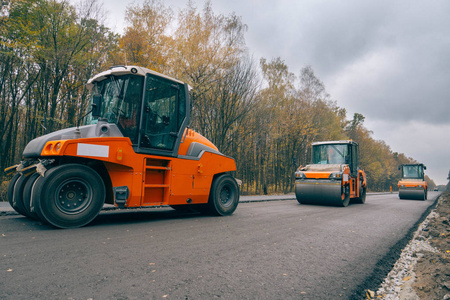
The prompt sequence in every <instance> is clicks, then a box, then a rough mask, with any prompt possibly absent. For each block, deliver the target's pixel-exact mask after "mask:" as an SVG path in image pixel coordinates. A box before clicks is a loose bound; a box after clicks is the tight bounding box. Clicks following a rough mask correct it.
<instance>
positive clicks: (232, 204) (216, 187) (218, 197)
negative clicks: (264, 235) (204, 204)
mask: <svg viewBox="0 0 450 300" xmlns="http://www.w3.org/2000/svg"><path fill="white" fill-rule="evenodd" d="M238 204H239V186H238V184H237V182H236V180H235V179H234V178H233V177H231V176H230V175H228V174H223V175H220V176H219V177H216V178H215V179H214V181H213V183H212V186H211V190H210V192H209V200H208V209H209V213H211V214H213V215H217V216H228V215H231V214H232V213H233V212H234V211H235V210H236V207H237V206H238Z"/></svg>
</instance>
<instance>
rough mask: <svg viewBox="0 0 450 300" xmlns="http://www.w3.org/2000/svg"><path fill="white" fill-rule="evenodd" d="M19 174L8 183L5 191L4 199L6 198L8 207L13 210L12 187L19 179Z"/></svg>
mask: <svg viewBox="0 0 450 300" xmlns="http://www.w3.org/2000/svg"><path fill="white" fill-rule="evenodd" d="M19 177H20V173H16V174H14V176H13V177H12V178H11V180H10V181H9V185H8V189H7V190H6V198H8V202H9V205H11V207H12V208H14V202H13V195H14V186H15V185H16V182H17V179H19Z"/></svg>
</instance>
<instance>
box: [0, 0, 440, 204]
mask: <svg viewBox="0 0 450 300" xmlns="http://www.w3.org/2000/svg"><path fill="white" fill-rule="evenodd" d="M0 5H1V10H0V128H1V130H0V153H1V154H2V155H0V177H1V180H2V189H1V190H2V193H1V195H0V197H1V198H2V199H3V200H4V198H5V197H4V193H3V191H5V190H6V185H7V182H8V180H9V178H7V177H6V176H5V175H4V172H3V170H4V168H5V167H8V166H11V165H14V164H16V163H17V162H18V161H20V159H21V153H22V151H23V149H24V147H25V146H26V144H27V143H28V142H29V141H30V140H31V139H33V138H35V137H37V136H40V135H43V134H45V133H48V132H52V131H55V130H58V129H62V128H67V127H72V126H76V125H77V122H78V120H80V118H82V116H84V115H85V113H86V112H87V111H88V110H89V109H90V97H89V94H88V91H87V90H86V88H85V86H84V85H85V83H86V82H87V80H88V79H89V78H90V77H92V76H93V75H95V74H96V73H98V72H101V71H104V70H106V69H108V68H109V67H111V66H114V65H139V66H142V67H147V68H150V69H153V70H155V71H158V72H161V73H163V74H166V75H169V76H171V77H174V78H177V79H180V80H182V81H185V82H187V83H188V84H189V85H191V86H192V87H193V90H192V94H191V102H192V116H191V120H192V121H191V124H190V127H191V128H193V129H194V130H196V131H198V132H199V133H201V134H203V135H204V136H206V137H207V138H208V139H210V140H211V141H212V142H213V143H214V144H215V145H216V146H217V147H218V148H219V149H220V151H221V152H223V153H224V154H226V155H229V156H231V157H233V158H235V160H236V163H237V171H236V174H235V176H236V177H237V178H239V179H241V180H242V186H241V192H242V194H272V193H289V192H292V191H293V188H294V179H293V174H294V172H295V170H296V169H297V168H298V166H299V165H306V164H307V163H308V162H309V161H310V159H311V143H312V142H315V141H326V140H342V139H352V140H354V141H357V142H358V143H359V150H360V153H359V154H360V156H359V159H360V168H362V169H364V170H365V171H366V174H367V181H368V189H369V191H389V190H390V188H391V187H392V188H393V190H396V188H397V181H398V180H399V178H400V172H399V170H398V166H399V165H400V164H403V163H412V162H415V160H414V159H413V158H411V157H407V156H406V155H405V154H403V153H397V152H392V151H391V149H390V147H389V146H388V145H386V143H385V142H384V141H382V140H374V139H373V138H372V136H371V135H372V132H371V131H370V130H369V129H367V128H366V127H365V126H364V119H365V117H364V116H363V115H362V114H359V113H355V114H354V115H353V117H352V118H351V119H347V113H346V109H345V108H342V107H338V106H337V104H336V101H334V100H333V99H332V96H331V95H329V94H328V93H327V91H326V87H325V85H324V83H323V82H322V81H321V80H320V79H319V78H318V77H317V76H316V75H315V74H314V70H313V66H304V67H303V68H302V69H301V70H300V72H299V74H298V75H296V74H295V73H293V72H291V71H290V70H289V67H288V66H287V65H286V64H285V62H284V61H283V59H282V58H281V57H277V58H271V59H270V60H268V59H266V58H260V59H259V60H258V61H256V60H255V59H254V58H253V57H252V56H251V53H249V50H248V48H247V47H246V43H245V32H246V29H247V26H246V25H245V23H244V21H243V20H242V19H241V18H240V17H239V16H236V15H235V14H231V15H221V14H215V13H214V11H213V9H212V6H211V3H210V2H206V3H205V5H204V7H203V8H202V9H200V10H199V9H197V8H196V7H195V6H194V5H193V4H192V3H191V2H187V4H186V7H185V8H184V9H182V10H180V11H179V12H178V13H176V14H175V13H174V12H173V10H172V9H171V8H170V7H167V6H165V5H164V2H163V1H162V0H146V1H144V2H143V3H142V4H136V5H130V6H128V7H127V11H126V14H125V15H126V28H125V29H124V32H123V34H117V33H115V32H113V31H111V29H109V28H107V27H106V26H105V25H104V19H105V17H104V15H103V13H102V12H103V9H102V5H101V3H100V2H99V1H98V0H85V1H82V2H79V4H78V5H77V6H76V7H75V6H73V5H72V4H71V3H70V2H69V1H68V0H12V1H4V0H3V1H1V2H0ZM361 101H364V99H361ZM426 180H427V182H428V184H429V188H430V189H433V188H434V187H435V183H434V182H433V180H431V179H430V178H429V177H428V176H426Z"/></svg>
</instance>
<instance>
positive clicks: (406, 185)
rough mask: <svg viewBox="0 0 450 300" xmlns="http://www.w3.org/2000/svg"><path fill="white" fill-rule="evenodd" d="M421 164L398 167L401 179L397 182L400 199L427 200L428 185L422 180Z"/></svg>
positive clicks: (424, 167) (422, 168) (424, 168)
mask: <svg viewBox="0 0 450 300" xmlns="http://www.w3.org/2000/svg"><path fill="white" fill-rule="evenodd" d="M426 169H427V167H426V166H424V165H423V164H403V165H401V166H400V167H399V170H401V172H402V178H401V179H400V181H399V182H398V197H399V198H400V199H415V200H427V194H428V184H427V182H426V181H425V180H424V176H425V175H424V170H426Z"/></svg>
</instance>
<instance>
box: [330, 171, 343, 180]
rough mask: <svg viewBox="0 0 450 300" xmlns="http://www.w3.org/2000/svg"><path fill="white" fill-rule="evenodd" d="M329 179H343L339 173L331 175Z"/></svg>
mask: <svg viewBox="0 0 450 300" xmlns="http://www.w3.org/2000/svg"><path fill="white" fill-rule="evenodd" d="M328 178H330V179H341V178H342V174H341V173H338V172H335V173H331V174H330V176H329V177H328Z"/></svg>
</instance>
